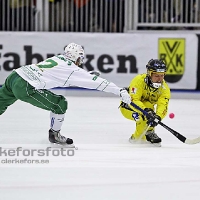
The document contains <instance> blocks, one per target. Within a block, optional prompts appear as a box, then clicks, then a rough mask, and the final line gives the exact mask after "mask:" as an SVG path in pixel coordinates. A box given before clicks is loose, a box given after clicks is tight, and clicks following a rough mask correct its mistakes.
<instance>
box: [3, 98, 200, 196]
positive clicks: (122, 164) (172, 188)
mask: <svg viewBox="0 0 200 200" xmlns="http://www.w3.org/2000/svg"><path fill="white" fill-rule="evenodd" d="M67 100H68V102H69V107H68V110H67V113H66V118H65V121H64V124H63V128H62V132H61V133H62V134H63V135H65V136H67V137H70V138H73V139H74V142H75V144H76V145H77V147H78V150H75V155H74V156H65V157H64V156H59V157H56V156H50V157H47V156H46V157H45V158H43V157H37V159H40V160H41V159H49V164H28V163H26V164H17V163H13V164H5V163H0V199H1V200H36V199H37V200H64V199H65V200H66V199H71V200H129V199H130V200H188V199H190V200H199V199H200V144H196V145H187V144H184V143H182V142H180V141H179V140H178V139H177V138H176V137H175V136H173V135H172V134H171V133H170V132H168V131H167V130H165V129H164V128H163V127H161V126H158V127H157V131H156V132H157V134H158V135H159V136H160V137H161V138H162V140H163V142H162V147H161V148H158V147H149V146H143V145H133V144H130V143H129V142H128V138H129V137H130V136H131V134H132V133H133V131H134V129H135V124H134V122H132V121H129V120H127V119H125V118H123V116H122V115H121V113H120V111H119V109H118V106H119V99H118V98H115V97H82V96H68V97H67ZM170 112H173V113H175V118H174V119H170V118H169V117H168V116H167V117H166V118H165V119H164V120H163V122H164V123H165V124H167V125H168V126H170V127H171V128H173V129H174V130H176V131H178V132H179V133H181V134H182V135H184V136H185V137H187V138H189V139H193V138H196V137H199V136H200V101H199V100H198V99H196V100H190V99H185V100H184V99H172V100H171V101H170V106H169V113H170ZM48 129H49V112H48V111H44V110H41V109H38V108H36V107H33V106H31V105H29V104H26V103H23V102H20V101H17V102H16V103H15V104H13V105H12V106H10V107H9V108H8V110H7V111H6V112H5V113H4V114H3V115H1V116H0V146H5V145H8V146H11V147H16V146H18V145H21V146H23V145H25V147H26V148H43V149H44V148H46V147H48V146H50V145H49V143H48ZM6 158H7V159H16V158H17V159H21V157H20V158H19V157H11V156H10V157H5V155H3V156H1V157H0V160H1V161H2V160H5V159H6ZM23 159H24V157H23ZM28 159H35V157H34V158H31V157H28Z"/></svg>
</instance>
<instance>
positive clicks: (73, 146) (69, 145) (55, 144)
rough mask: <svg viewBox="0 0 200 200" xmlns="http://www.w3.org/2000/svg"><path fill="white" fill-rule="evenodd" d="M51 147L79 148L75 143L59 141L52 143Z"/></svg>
mask: <svg viewBox="0 0 200 200" xmlns="http://www.w3.org/2000/svg"><path fill="white" fill-rule="evenodd" d="M50 145H51V148H69V149H76V150H77V149H78V147H76V146H75V145H74V144H57V143H50Z"/></svg>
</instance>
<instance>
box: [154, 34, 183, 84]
mask: <svg viewBox="0 0 200 200" xmlns="http://www.w3.org/2000/svg"><path fill="white" fill-rule="evenodd" d="M158 49H159V50H158V52H159V58H160V59H162V60H163V61H164V62H165V64H166V66H167V72H166V79H167V81H168V82H177V81H179V80H180V79H181V77H182V75H183V74H184V71H185V39H184V38H160V39H159V42H158Z"/></svg>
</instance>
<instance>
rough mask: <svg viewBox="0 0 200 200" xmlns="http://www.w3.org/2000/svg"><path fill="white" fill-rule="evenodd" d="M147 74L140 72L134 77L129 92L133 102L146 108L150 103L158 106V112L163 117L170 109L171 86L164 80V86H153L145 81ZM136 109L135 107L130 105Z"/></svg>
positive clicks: (150, 105)
mask: <svg viewBox="0 0 200 200" xmlns="http://www.w3.org/2000/svg"><path fill="white" fill-rule="evenodd" d="M146 76H147V74H139V75H137V76H136V77H134V78H133V79H132V81H131V83H130V86H129V94H130V96H131V98H132V102H133V103H135V104H136V105H138V106H139V107H141V108H142V109H145V108H146V107H147V105H148V104H149V107H152V106H153V107H155V106H156V114H157V115H158V116H160V117H161V119H163V118H164V117H165V116H166V114H167V110H168V104H169V99H170V97H171V92H170V88H169V86H168V85H167V83H166V82H165V80H163V83H162V86H161V87H159V88H152V87H150V86H148V85H147V83H146V82H145V78H146ZM130 108H131V109H133V110H135V111H136V112H138V113H141V112H139V111H138V110H136V109H135V108H134V107H132V106H130Z"/></svg>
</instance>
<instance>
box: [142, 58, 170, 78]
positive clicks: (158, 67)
mask: <svg viewBox="0 0 200 200" xmlns="http://www.w3.org/2000/svg"><path fill="white" fill-rule="evenodd" d="M146 68H147V74H148V75H151V73H152V72H157V73H159V72H160V73H165V72H166V71H167V67H166V65H165V63H164V62H163V61H162V60H158V59H151V60H150V61H149V62H148V63H147V65H146Z"/></svg>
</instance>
